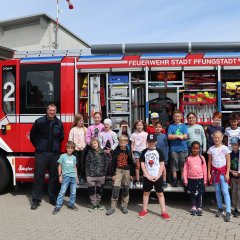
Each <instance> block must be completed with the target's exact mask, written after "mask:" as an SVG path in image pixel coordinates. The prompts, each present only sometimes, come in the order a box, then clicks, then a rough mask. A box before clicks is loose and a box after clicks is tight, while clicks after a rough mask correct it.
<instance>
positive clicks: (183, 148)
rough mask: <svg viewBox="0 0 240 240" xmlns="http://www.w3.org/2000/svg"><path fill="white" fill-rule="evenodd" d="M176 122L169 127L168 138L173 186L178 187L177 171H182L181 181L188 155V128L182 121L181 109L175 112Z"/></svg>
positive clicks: (174, 118)
mask: <svg viewBox="0 0 240 240" xmlns="http://www.w3.org/2000/svg"><path fill="white" fill-rule="evenodd" d="M173 120H174V123H173V124H171V125H170V126H169V128H168V140H169V144H170V156H171V160H170V161H171V171H172V175H173V187H177V171H181V182H182V185H184V180H183V167H184V162H185V159H186V157H187V156H188V145H187V138H188V129H187V126H186V125H185V124H183V123H182V122H181V121H182V113H181V111H179V110H175V111H174V112H173Z"/></svg>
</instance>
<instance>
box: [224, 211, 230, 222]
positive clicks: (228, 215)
mask: <svg viewBox="0 0 240 240" xmlns="http://www.w3.org/2000/svg"><path fill="white" fill-rule="evenodd" d="M225 222H231V213H229V212H227V213H226V217H225Z"/></svg>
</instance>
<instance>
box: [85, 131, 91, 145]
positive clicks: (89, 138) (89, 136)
mask: <svg viewBox="0 0 240 240" xmlns="http://www.w3.org/2000/svg"><path fill="white" fill-rule="evenodd" d="M90 140H91V128H90V127H88V129H87V132H86V143H87V144H88V145H89V144H90Z"/></svg>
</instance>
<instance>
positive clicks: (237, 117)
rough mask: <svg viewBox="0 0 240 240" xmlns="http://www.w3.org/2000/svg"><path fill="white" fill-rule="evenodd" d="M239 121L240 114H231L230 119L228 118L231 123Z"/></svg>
mask: <svg viewBox="0 0 240 240" xmlns="http://www.w3.org/2000/svg"><path fill="white" fill-rule="evenodd" d="M238 119H239V114H238V113H231V114H230V115H229V118H228V120H229V121H230V120H237V121H238Z"/></svg>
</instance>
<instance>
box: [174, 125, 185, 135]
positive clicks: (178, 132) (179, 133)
mask: <svg viewBox="0 0 240 240" xmlns="http://www.w3.org/2000/svg"><path fill="white" fill-rule="evenodd" d="M175 134H176V135H183V134H182V132H181V125H179V126H178V128H177V130H176V133H175Z"/></svg>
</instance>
